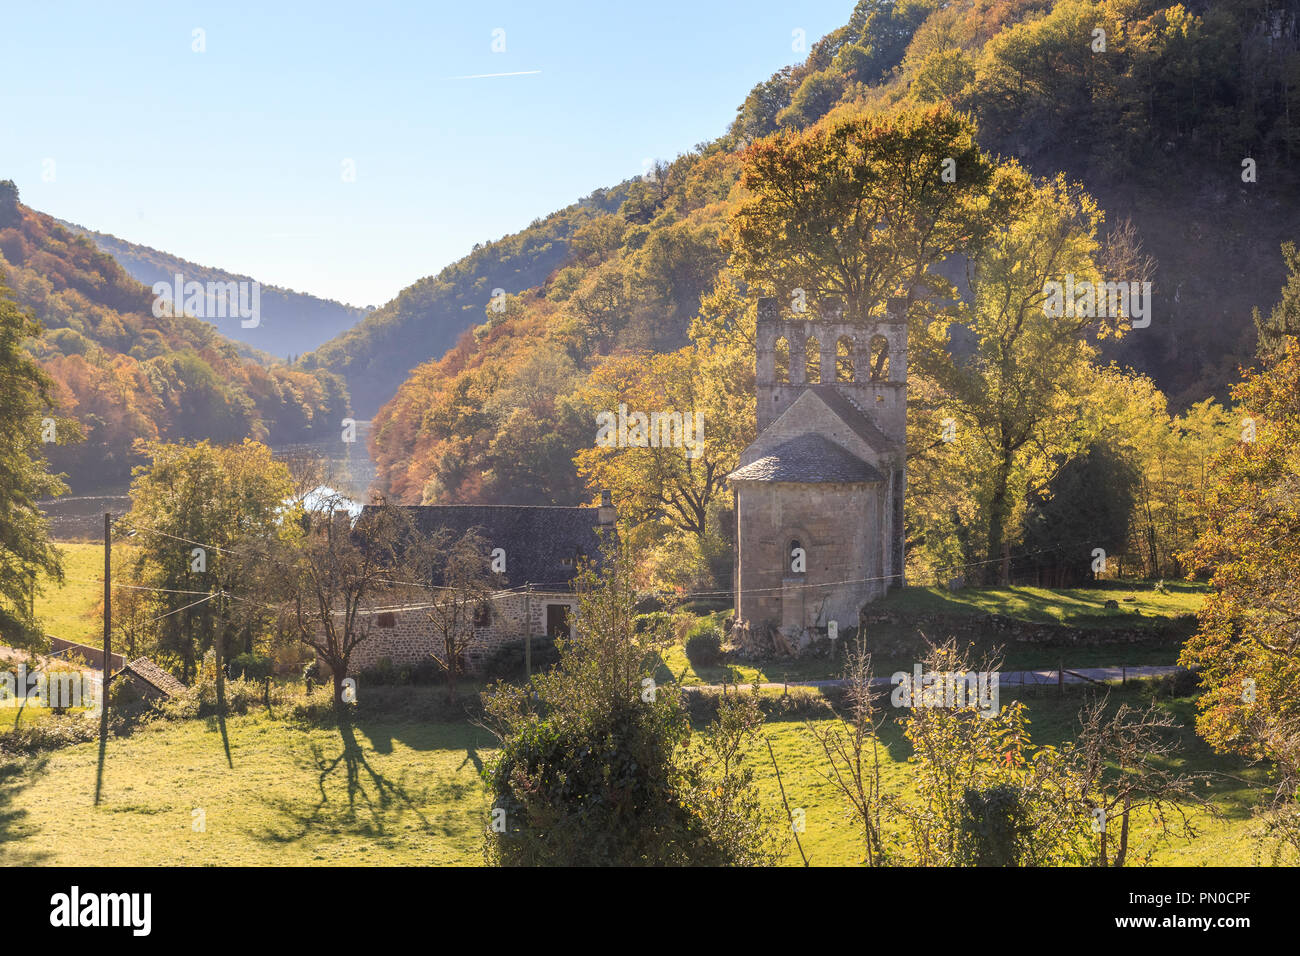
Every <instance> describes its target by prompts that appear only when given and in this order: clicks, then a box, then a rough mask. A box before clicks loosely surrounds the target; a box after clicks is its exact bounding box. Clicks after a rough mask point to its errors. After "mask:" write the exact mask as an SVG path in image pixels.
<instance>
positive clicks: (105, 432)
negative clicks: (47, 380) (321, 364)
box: [0, 182, 347, 492]
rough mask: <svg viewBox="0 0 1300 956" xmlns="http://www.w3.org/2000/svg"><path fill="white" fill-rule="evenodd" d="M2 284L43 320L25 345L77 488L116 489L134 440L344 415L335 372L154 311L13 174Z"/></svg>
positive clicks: (291, 437) (0, 196)
mask: <svg viewBox="0 0 1300 956" xmlns="http://www.w3.org/2000/svg"><path fill="white" fill-rule="evenodd" d="M0 284H3V285H6V286H7V287H8V289H9V290H12V294H13V297H14V299H15V300H16V302H17V303H18V305H19V306H20V307H21V308H23V309H24V310H26V311H27V312H29V313H31V314H32V315H33V316H34V317H35V318H36V319H37V321H38V322H40V324H41V325H42V326H43V334H42V335H40V336H39V337H37V338H35V339H32V340H30V342H29V343H28V348H30V349H31V350H32V352H33V353H34V354H35V356H36V358H37V359H38V360H39V362H40V365H41V367H42V368H43V369H44V370H45V371H46V372H47V373H48V374H49V375H50V376H51V378H52V379H53V380H54V395H55V398H56V400H57V403H58V411H59V412H61V413H62V414H63V415H65V416H67V417H68V419H69V420H70V421H75V423H76V424H77V425H79V427H80V430H81V432H82V435H83V439H84V440H82V441H69V440H70V439H72V438H73V436H72V435H70V434H60V435H57V438H58V444H57V445H54V444H51V445H50V446H48V457H49V459H50V461H51V463H52V465H53V467H54V469H55V470H56V471H65V472H67V474H68V476H69V482H70V484H71V486H72V488H73V490H74V491H77V492H88V491H94V490H99V489H103V488H109V487H120V486H121V484H122V483H123V482H124V481H125V480H126V479H127V478H128V477H129V476H130V472H131V467H132V466H133V465H134V464H137V463H139V461H140V460H141V458H140V457H139V455H138V453H137V452H136V451H134V450H133V446H134V444H135V442H136V441H137V440H140V439H144V440H146V441H148V440H171V441H176V440H182V439H188V440H197V439H204V438H209V439H212V440H214V441H219V442H230V441H238V440H240V439H243V438H245V437H252V438H260V439H268V440H271V441H299V440H308V439H311V438H313V437H317V436H319V435H321V434H325V433H329V432H333V431H335V430H336V429H338V427H339V421H340V419H342V418H343V417H344V415H346V409H347V395H346V391H345V389H344V386H343V383H342V380H341V379H339V378H338V377H337V376H334V375H331V374H330V373H328V372H323V371H315V372H304V371H301V370H298V369H293V368H290V367H289V366H287V365H285V364H283V363H279V362H272V361H269V360H265V357H259V356H256V355H254V354H252V353H251V352H250V351H249V350H247V347H237V346H236V344H235V343H232V342H230V341H228V340H227V339H225V338H224V337H222V336H221V335H220V333H218V332H217V330H216V329H215V328H214V327H213V326H212V325H210V324H208V323H206V322H203V321H201V320H199V319H196V318H193V317H190V316H187V315H177V316H172V315H169V314H164V315H162V316H161V317H157V316H155V315H154V309H153V300H154V297H153V294H152V292H151V291H150V289H148V288H146V287H145V286H143V285H141V284H140V283H139V282H137V281H135V280H134V279H132V278H131V277H130V276H129V275H127V274H126V272H125V271H124V270H123V269H122V267H121V266H120V265H118V264H117V262H115V261H114V260H113V258H112V257H111V256H109V255H107V254H105V253H103V252H100V251H99V250H98V249H96V248H95V246H94V245H93V244H92V243H91V242H90V240H89V239H86V238H85V237H82V236H77V235H74V234H73V233H71V232H69V231H68V230H67V229H64V228H63V227H62V226H60V225H59V224H58V223H57V222H55V221H54V220H53V219H52V218H51V217H49V216H47V215H44V214H42V213H39V212H36V211H35V210H33V209H30V208H28V207H26V206H23V205H22V204H21V203H19V201H18V193H17V190H16V189H15V188H14V185H13V183H11V182H3V183H0ZM241 353H242V354H241ZM56 431H57V430H56ZM65 442H66V443H65Z"/></svg>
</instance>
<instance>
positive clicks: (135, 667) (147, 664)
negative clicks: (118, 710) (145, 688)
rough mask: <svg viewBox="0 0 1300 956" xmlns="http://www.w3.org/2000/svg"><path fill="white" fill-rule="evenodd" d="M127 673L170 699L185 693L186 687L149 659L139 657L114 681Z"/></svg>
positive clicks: (115, 677) (118, 674)
mask: <svg viewBox="0 0 1300 956" xmlns="http://www.w3.org/2000/svg"><path fill="white" fill-rule="evenodd" d="M126 673H131V674H133V675H135V676H136V677H138V678H140V680H142V681H144V682H145V683H146V684H149V685H150V686H151V687H153V688H154V689H155V690H157V691H158V692H159V693H162V694H165V695H166V696H168V697H175V696H176V695H177V694H183V693H185V685H184V684H182V683H181V682H180V681H178V680H177V679H176V678H175V677H172V675H171V674H169V673H167V672H166V671H165V670H163V669H162V668H161V667H159V666H158V665H157V664H155V663H154V662H153V661H151V660H150V659H149V658H147V657H137V658H136V659H135V660H133V661H131V662H130V663H128V664H126V665H125V666H124V667H123V668H122V669H121V670H120V671H118V672H117V674H115V675H114V680H116V679H117V678H118V677H121V676H122V675H124V674H126Z"/></svg>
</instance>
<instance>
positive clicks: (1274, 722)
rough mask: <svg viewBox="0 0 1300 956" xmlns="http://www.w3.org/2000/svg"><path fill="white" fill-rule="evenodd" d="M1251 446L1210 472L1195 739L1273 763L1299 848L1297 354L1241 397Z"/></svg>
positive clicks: (1197, 552) (1192, 661) (1188, 657)
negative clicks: (1205, 592)
mask: <svg viewBox="0 0 1300 956" xmlns="http://www.w3.org/2000/svg"><path fill="white" fill-rule="evenodd" d="M1233 398H1234V399H1235V400H1236V401H1237V403H1238V405H1239V406H1240V408H1241V409H1242V410H1243V413H1244V414H1245V416H1246V417H1247V424H1246V427H1245V428H1243V430H1242V434H1241V437H1242V439H1243V440H1242V441H1239V442H1238V443H1236V444H1235V445H1233V446H1232V447H1231V448H1229V449H1228V450H1227V451H1225V452H1224V453H1222V454H1221V455H1219V456H1218V457H1217V458H1216V459H1215V460H1214V461H1213V462H1212V463H1211V466H1210V478H1211V480H1210V482H1209V487H1208V489H1207V491H1206V494H1205V497H1204V502H1203V505H1202V507H1203V514H1204V518H1205V520H1206V523H1207V527H1206V530H1205V531H1204V533H1203V534H1202V535H1201V536H1200V537H1199V538H1198V539H1197V541H1196V544H1195V546H1194V547H1193V548H1192V549H1191V550H1190V551H1189V553H1188V554H1187V556H1186V557H1185V559H1184V561H1185V563H1186V565H1187V567H1188V571H1189V574H1190V573H1195V572H1197V571H1200V570H1205V569H1208V570H1209V571H1210V574H1211V583H1212V584H1213V590H1212V591H1211V592H1210V593H1209V595H1208V596H1207V597H1206V600H1205V603H1204V604H1203V605H1202V607H1201V611H1200V613H1199V618H1200V627H1199V630H1198V631H1197V633H1196V634H1195V635H1193V637H1192V638H1190V639H1189V640H1188V642H1187V644H1186V645H1185V646H1184V647H1183V653H1182V657H1181V663H1182V664H1183V665H1184V666H1187V667H1196V668H1199V670H1200V675H1201V682H1202V685H1203V686H1204V687H1205V693H1204V694H1202V695H1201V697H1200V698H1198V700H1197V709H1198V711H1199V714H1198V716H1197V721H1196V725H1197V730H1198V731H1199V732H1200V733H1201V735H1202V736H1203V737H1205V739H1206V740H1207V741H1209V742H1210V744H1211V745H1212V746H1213V747H1214V748H1215V749H1216V750H1218V751H1220V752H1231V753H1239V754H1244V755H1246V756H1249V757H1253V758H1257V759H1262V760H1267V761H1270V762H1271V765H1272V770H1273V773H1274V776H1275V780H1276V803H1275V805H1274V816H1273V822H1274V824H1275V825H1276V826H1277V827H1278V831H1277V832H1278V834H1279V835H1280V836H1281V837H1282V839H1283V840H1284V841H1285V842H1287V843H1289V844H1290V845H1291V846H1292V847H1294V848H1300V811H1297V809H1296V806H1297V804H1296V797H1297V794H1300V745H1298V744H1297V741H1300V478H1298V477H1297V476H1298V475H1300V344H1297V343H1296V342H1295V341H1292V342H1290V343H1289V344H1288V345H1287V347H1286V349H1285V351H1284V352H1283V353H1282V354H1281V357H1280V358H1279V359H1278V360H1277V361H1276V362H1275V363H1274V364H1273V365H1272V366H1271V367H1270V368H1268V369H1267V370H1265V371H1257V372H1252V373H1249V374H1248V375H1247V376H1246V378H1245V379H1244V380H1243V381H1242V382H1241V384H1239V385H1238V386H1236V387H1235V388H1234V389H1233Z"/></svg>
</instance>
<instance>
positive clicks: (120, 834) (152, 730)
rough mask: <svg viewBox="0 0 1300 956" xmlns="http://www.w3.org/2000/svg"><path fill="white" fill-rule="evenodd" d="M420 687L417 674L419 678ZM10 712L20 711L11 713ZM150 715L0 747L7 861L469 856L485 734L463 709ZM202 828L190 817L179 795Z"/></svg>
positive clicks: (417, 860) (476, 857)
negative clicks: (428, 717) (318, 723)
mask: <svg viewBox="0 0 1300 956" xmlns="http://www.w3.org/2000/svg"><path fill="white" fill-rule="evenodd" d="M423 692H424V693H426V694H427V693H428V690H427V689H423ZM25 720H26V718H24V721H25ZM227 728H228V732H229V736H230V749H231V759H232V761H233V764H234V766H233V768H232V767H230V766H228V765H227V763H226V759H225V753H224V750H223V747H222V743H221V736H220V732H219V729H218V727H217V725H216V723H215V722H214V721H204V720H191V721H182V722H176V723H165V724H162V723H160V724H155V725H153V726H151V727H148V728H145V729H143V730H141V731H139V732H138V733H136V734H135V735H133V736H131V737H128V738H125V739H116V738H115V739H113V740H112V741H111V742H110V744H109V747H108V755H107V761H106V765H105V771H104V791H103V799H102V802H101V805H100V806H99V807H98V808H96V807H95V806H94V805H93V801H94V791H95V776H96V767H97V762H98V761H97V757H98V747H97V745H96V744H94V743H89V744H80V745H77V746H74V747H68V748H65V749H63V750H59V751H56V752H53V753H47V754H42V755H40V756H37V757H32V758H27V759H23V760H15V761H11V762H9V763H8V764H7V765H6V764H5V762H4V761H0V844H3V845H4V847H5V856H6V862H7V863H44V864H52V865H65V866H66V865H86V864H95V863H103V864H112V865H119V866H120V865H143V866H161V865H170V864H178V865H236V864H248V865H279V866H285V865H288V866H294V865H314V866H321V865H333V864H341V865H354V864H397V865H403V864H408V865H447V864H470V863H478V862H481V861H482V856H481V838H480V833H481V831H482V827H483V826H484V825H485V823H486V821H487V819H488V804H487V799H486V792H485V791H484V789H483V787H482V785H481V783H480V781H479V779H478V775H477V768H478V766H479V765H480V762H481V760H482V759H483V757H484V755H485V754H486V753H487V751H485V750H484V747H485V746H486V745H487V744H488V742H489V741H490V740H491V738H490V737H489V736H488V735H487V734H485V733H484V732H483V731H482V730H480V729H478V728H475V727H472V726H470V725H469V724H467V723H464V722H456V723H449V722H418V723H417V722H413V721H389V720H369V719H366V720H359V721H358V723H357V724H356V725H355V726H353V727H351V728H347V727H342V728H338V727H335V728H325V727H301V726H297V725H292V724H288V723H285V722H283V721H281V720H278V719H272V718H270V717H268V716H267V715H266V714H265V712H261V713H256V714H249V715H247V716H242V717H232V718H230V719H229V720H228V721H227ZM198 809H201V810H203V811H204V814H205V823H206V830H205V832H195V831H194V829H193V821H194V816H193V811H195V810H198Z"/></svg>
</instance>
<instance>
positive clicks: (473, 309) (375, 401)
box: [302, 189, 622, 418]
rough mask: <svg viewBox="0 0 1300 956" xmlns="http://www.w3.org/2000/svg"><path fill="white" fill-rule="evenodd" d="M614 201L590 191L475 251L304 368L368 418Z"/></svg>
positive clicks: (543, 273) (547, 269) (530, 283)
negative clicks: (329, 377)
mask: <svg viewBox="0 0 1300 956" xmlns="http://www.w3.org/2000/svg"><path fill="white" fill-rule="evenodd" d="M621 200H622V193H621V190H618V189H614V190H610V191H608V192H607V191H605V190H597V191H596V192H594V193H592V194H591V195H590V196H588V197H587V198H586V199H584V200H583V201H582V202H580V203H577V204H575V205H573V206H570V207H568V208H566V209H564V210H561V211H560V212H557V213H553V214H552V215H550V216H547V217H546V218H545V219H543V220H538V221H537V222H534V223H533V224H532V225H531V226H529V227H528V228H527V229H525V230H524V231H522V232H520V233H517V234H515V235H513V236H506V237H505V238H503V239H499V240H497V241H496V242H490V243H487V244H485V245H480V246H476V247H475V248H474V250H473V251H472V252H471V253H470V254H469V255H467V256H466V257H465V258H463V259H461V260H459V261H458V262H455V263H453V264H451V265H450V266H448V267H447V268H445V269H443V270H442V271H441V272H440V273H438V274H437V275H436V276H427V277H425V278H423V279H421V280H420V281H419V282H417V283H415V284H414V285H412V286H409V287H407V288H406V289H403V290H402V292H401V293H400V294H399V295H398V296H397V297H396V298H395V299H393V300H392V301H391V302H389V303H388V304H387V305H385V306H383V307H382V308H380V309H378V310H377V311H375V312H373V313H372V314H370V315H369V316H367V317H366V318H365V320H364V321H362V322H361V323H360V324H359V325H357V326H355V327H354V328H351V329H349V330H348V331H346V332H344V333H343V334H341V335H339V336H337V337H335V338H334V339H332V340H330V341H329V342H327V343H325V344H324V345H322V346H321V347H320V348H319V349H317V350H316V351H314V352H311V353H310V354H308V355H306V356H304V357H303V359H302V364H303V366H304V367H306V368H309V369H315V368H320V369H327V370H329V371H331V372H337V373H338V374H340V375H342V376H343V377H344V379H345V380H346V382H347V385H348V391H349V394H350V395H351V396H352V403H353V408H354V409H355V410H356V412H357V414H358V415H360V416H361V417H363V418H368V417H370V416H371V415H373V414H374V413H375V412H376V411H377V410H378V409H379V406H380V405H382V404H383V403H384V402H386V401H388V400H389V399H390V398H392V397H393V392H394V391H395V390H396V388H397V386H398V385H399V384H400V383H401V381H402V379H404V378H405V377H406V375H407V373H408V372H410V370H411V369H413V368H415V366H416V365H418V364H419V363H420V362H422V361H424V360H426V359H428V358H431V357H435V356H440V355H442V354H443V353H444V352H445V351H447V349H449V348H451V346H452V345H454V344H455V342H456V340H457V338H458V337H459V336H460V334H461V333H462V332H464V331H465V330H466V329H467V328H469V327H470V326H471V325H474V324H477V323H478V322H479V321H480V320H481V318H482V316H483V310H484V308H485V306H486V305H487V304H488V303H489V301H490V300H491V299H492V296H493V290H494V289H502V290H503V291H504V292H506V293H509V294H517V293H519V292H522V291H524V290H526V289H531V288H534V287H536V286H538V285H540V284H541V283H542V282H543V281H544V280H545V279H546V277H547V276H548V275H550V274H551V273H552V272H553V271H554V270H555V269H556V268H557V267H558V266H559V265H560V264H561V263H562V262H564V260H565V257H566V255H567V254H568V246H567V243H568V240H569V237H570V236H571V235H572V232H573V228H574V224H575V221H577V220H580V219H581V218H582V217H584V216H585V215H588V214H590V213H591V212H608V211H609V210H610V209H616V208H618V204H619V203H620V202H621ZM498 301H500V300H499V299H498Z"/></svg>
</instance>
